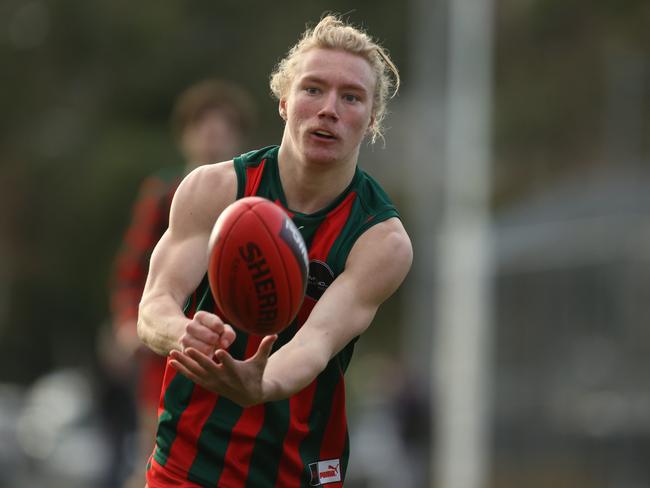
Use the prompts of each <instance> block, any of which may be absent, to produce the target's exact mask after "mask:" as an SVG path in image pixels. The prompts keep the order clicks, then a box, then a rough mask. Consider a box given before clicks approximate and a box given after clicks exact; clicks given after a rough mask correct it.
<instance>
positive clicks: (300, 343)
mask: <svg viewBox="0 0 650 488" xmlns="http://www.w3.org/2000/svg"><path fill="white" fill-rule="evenodd" d="M411 261H412V249H411V243H410V240H409V239H408V236H407V235H406V232H405V231H404V228H403V227H402V224H401V222H400V221H399V220H398V219H391V220H389V221H386V222H383V223H381V224H377V225H376V226H374V227H372V228H371V229H369V230H368V231H367V232H365V233H364V234H363V235H362V236H361V237H360V238H359V240H358V241H357V242H356V244H355V245H354V247H353V248H352V251H351V252H350V255H349V257H348V260H347V263H346V268H345V271H344V272H343V273H341V275H339V276H338V277H337V279H336V280H335V281H334V283H332V285H331V286H330V287H329V288H328V289H327V291H326V292H325V293H324V294H323V296H322V297H321V299H320V300H319V301H318V303H317V304H316V306H315V307H314V309H313V310H312V312H311V315H310V316H309V319H308V320H307V322H306V323H305V324H304V325H303V327H302V328H301V329H300V330H299V331H298V332H297V333H296V335H295V337H294V338H293V340H291V341H290V342H289V343H287V344H286V345H285V346H284V347H283V348H282V349H281V350H280V351H278V353H277V354H274V355H272V356H271V357H270V358H269V362H268V365H267V367H266V371H265V373H264V378H263V380H264V394H265V396H266V398H265V400H276V399H280V398H285V397H288V396H290V395H292V394H294V393H296V392H298V391H300V390H301V389H302V388H304V387H305V386H307V385H309V383H311V382H312V381H313V380H314V378H315V377H316V376H317V375H318V374H319V373H320V372H321V371H323V369H325V367H326V366H327V363H328V362H329V361H330V359H332V357H334V356H335V355H336V354H337V353H338V352H340V351H341V349H343V348H344V347H345V346H346V345H347V344H348V343H349V342H350V341H351V340H352V339H354V338H355V337H357V336H358V335H360V334H362V333H363V332H364V331H365V330H366V329H367V328H368V326H369V325H370V323H371V322H372V320H373V318H374V317H375V314H376V313H377V310H378V309H379V306H380V305H381V304H382V303H383V302H384V301H385V300H386V299H387V298H388V297H390V296H391V295H392V294H393V293H394V292H395V291H396V290H397V288H398V287H399V285H400V284H401V283H402V281H403V280H404V278H405V277H406V274H407V272H408V270H409V269H410V266H411ZM280 352H281V354H280Z"/></svg>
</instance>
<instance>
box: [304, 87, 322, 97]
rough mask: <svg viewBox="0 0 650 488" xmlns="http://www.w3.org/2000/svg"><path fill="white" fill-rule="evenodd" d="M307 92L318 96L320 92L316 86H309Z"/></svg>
mask: <svg viewBox="0 0 650 488" xmlns="http://www.w3.org/2000/svg"><path fill="white" fill-rule="evenodd" d="M305 92H307V94H308V95H318V94H319V93H320V90H319V89H318V88H316V87H315V86H308V87H306V88H305Z"/></svg>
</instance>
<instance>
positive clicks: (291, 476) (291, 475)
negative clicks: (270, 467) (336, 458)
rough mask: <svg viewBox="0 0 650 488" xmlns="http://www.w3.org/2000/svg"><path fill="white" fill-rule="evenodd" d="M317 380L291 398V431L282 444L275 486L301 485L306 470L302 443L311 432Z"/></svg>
mask: <svg viewBox="0 0 650 488" xmlns="http://www.w3.org/2000/svg"><path fill="white" fill-rule="evenodd" d="M316 384H317V381H316V380H314V381H312V382H311V384H310V385H309V386H307V387H306V388H305V389H303V390H302V391H301V392H299V393H298V394H296V395H293V396H292V397H291V399H290V400H289V411H290V412H291V417H290V423H289V431H288V432H287V435H286V437H285V438H284V444H283V446H282V452H283V456H282V460H281V461H280V467H279V469H278V479H277V481H276V483H275V486H276V487H278V488H287V487H291V486H300V478H301V476H302V472H303V470H304V466H303V464H302V459H301V457H300V451H299V447H300V443H301V442H302V440H303V439H304V438H305V437H306V436H307V434H309V416H310V414H311V410H312V406H313V403H314V395H315V394H316Z"/></svg>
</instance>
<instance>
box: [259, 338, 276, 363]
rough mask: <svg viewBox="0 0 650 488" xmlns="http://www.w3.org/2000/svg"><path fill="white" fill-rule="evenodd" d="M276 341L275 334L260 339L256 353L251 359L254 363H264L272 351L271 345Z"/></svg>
mask: <svg viewBox="0 0 650 488" xmlns="http://www.w3.org/2000/svg"><path fill="white" fill-rule="evenodd" d="M277 340H278V335H277V334H273V335H268V336H266V337H264V339H262V342H260V345H259V347H258V348H257V352H256V353H255V355H254V356H253V359H254V360H256V361H264V362H266V361H267V360H268V359H269V356H270V355H271V351H272V350H273V344H275V341H277Z"/></svg>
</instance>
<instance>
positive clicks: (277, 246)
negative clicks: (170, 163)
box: [208, 197, 308, 335]
mask: <svg viewBox="0 0 650 488" xmlns="http://www.w3.org/2000/svg"><path fill="white" fill-rule="evenodd" d="M208 249H209V253H210V254H209V256H210V260H209V264H208V279H209V281H210V288H211V290H212V295H213V297H214V300H215V302H216V305H217V308H218V311H219V313H220V314H221V316H222V317H221V318H222V319H223V320H224V321H225V322H227V323H229V324H231V325H233V326H234V327H237V328H239V329H241V330H243V331H245V332H248V333H250V334H256V335H267V334H275V333H277V332H280V331H281V330H283V329H284V328H285V327H287V326H288V325H289V324H290V323H291V321H292V320H293V319H294V317H295V316H296V314H297V313H298V309H299V308H300V305H301V304H302V300H303V297H304V294H305V288H306V287H307V269H308V257H307V246H305V241H304V240H303V238H302V236H301V235H300V232H299V231H298V229H297V228H296V226H295V224H294V223H293V221H292V220H291V219H290V218H289V216H288V215H287V214H286V212H285V211H284V210H283V209H282V208H281V207H279V206H278V205H276V204H274V203H273V202H271V201H270V200H266V199H264V198H260V197H245V198H242V199H240V200H237V201H236V202H235V203H233V204H231V205H230V206H228V207H227V208H226V209H225V210H224V211H223V213H222V214H221V215H220V216H219V218H218V219H217V222H216V223H215V225H214V229H213V230H212V234H211V236H210V241H209V248H208Z"/></svg>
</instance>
